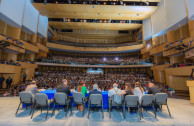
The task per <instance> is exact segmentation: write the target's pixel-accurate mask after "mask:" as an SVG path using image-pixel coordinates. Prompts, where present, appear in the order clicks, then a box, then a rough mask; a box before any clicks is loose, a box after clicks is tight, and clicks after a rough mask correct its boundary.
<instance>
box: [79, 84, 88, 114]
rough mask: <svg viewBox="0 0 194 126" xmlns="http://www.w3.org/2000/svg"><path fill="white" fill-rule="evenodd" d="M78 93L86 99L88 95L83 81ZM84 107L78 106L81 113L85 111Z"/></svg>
mask: <svg viewBox="0 0 194 126" xmlns="http://www.w3.org/2000/svg"><path fill="white" fill-rule="evenodd" d="M77 92H81V93H82V94H83V96H84V98H85V97H86V94H87V88H86V87H85V82H84V81H81V82H80V85H79V86H78V87H77ZM83 108H84V106H83V105H78V109H79V110H80V111H83Z"/></svg>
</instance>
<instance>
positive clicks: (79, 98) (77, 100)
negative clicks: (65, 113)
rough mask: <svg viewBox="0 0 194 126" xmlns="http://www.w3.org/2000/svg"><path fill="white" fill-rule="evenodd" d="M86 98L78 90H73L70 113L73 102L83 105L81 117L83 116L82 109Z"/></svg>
mask: <svg viewBox="0 0 194 126" xmlns="http://www.w3.org/2000/svg"><path fill="white" fill-rule="evenodd" d="M86 101H87V100H86V99H85V98H84V96H83V94H82V93H80V92H73V104H72V107H71V113H72V108H73V105H74V103H75V104H77V105H83V107H84V108H83V113H82V117H83V116H84V110H85V104H86Z"/></svg>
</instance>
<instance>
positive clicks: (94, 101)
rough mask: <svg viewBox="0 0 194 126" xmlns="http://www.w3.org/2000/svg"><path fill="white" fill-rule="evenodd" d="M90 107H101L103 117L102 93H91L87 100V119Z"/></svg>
mask: <svg viewBox="0 0 194 126" xmlns="http://www.w3.org/2000/svg"><path fill="white" fill-rule="evenodd" d="M91 107H102V109H101V111H102V118H104V113H103V97H102V94H91V95H90V97H89V100H88V119H89V115H90V108H91Z"/></svg>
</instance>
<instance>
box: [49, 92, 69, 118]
mask: <svg viewBox="0 0 194 126" xmlns="http://www.w3.org/2000/svg"><path fill="white" fill-rule="evenodd" d="M70 102H71V100H69V99H68V97H67V94H65V93H56V94H55V96H54V100H53V103H54V107H53V112H52V116H53V114H54V113H55V105H58V108H59V106H60V105H62V106H65V105H66V111H65V107H64V111H65V112H66V115H65V116H66V117H67V112H68V109H69V104H70Z"/></svg>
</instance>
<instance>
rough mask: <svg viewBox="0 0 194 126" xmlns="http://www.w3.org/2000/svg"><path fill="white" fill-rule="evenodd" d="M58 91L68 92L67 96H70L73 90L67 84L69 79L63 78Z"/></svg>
mask: <svg viewBox="0 0 194 126" xmlns="http://www.w3.org/2000/svg"><path fill="white" fill-rule="evenodd" d="M56 91H57V92H63V93H65V94H67V96H69V95H70V94H71V91H70V89H69V86H68V85H67V80H66V79H63V80H62V84H61V85H59V86H57V89H56Z"/></svg>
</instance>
